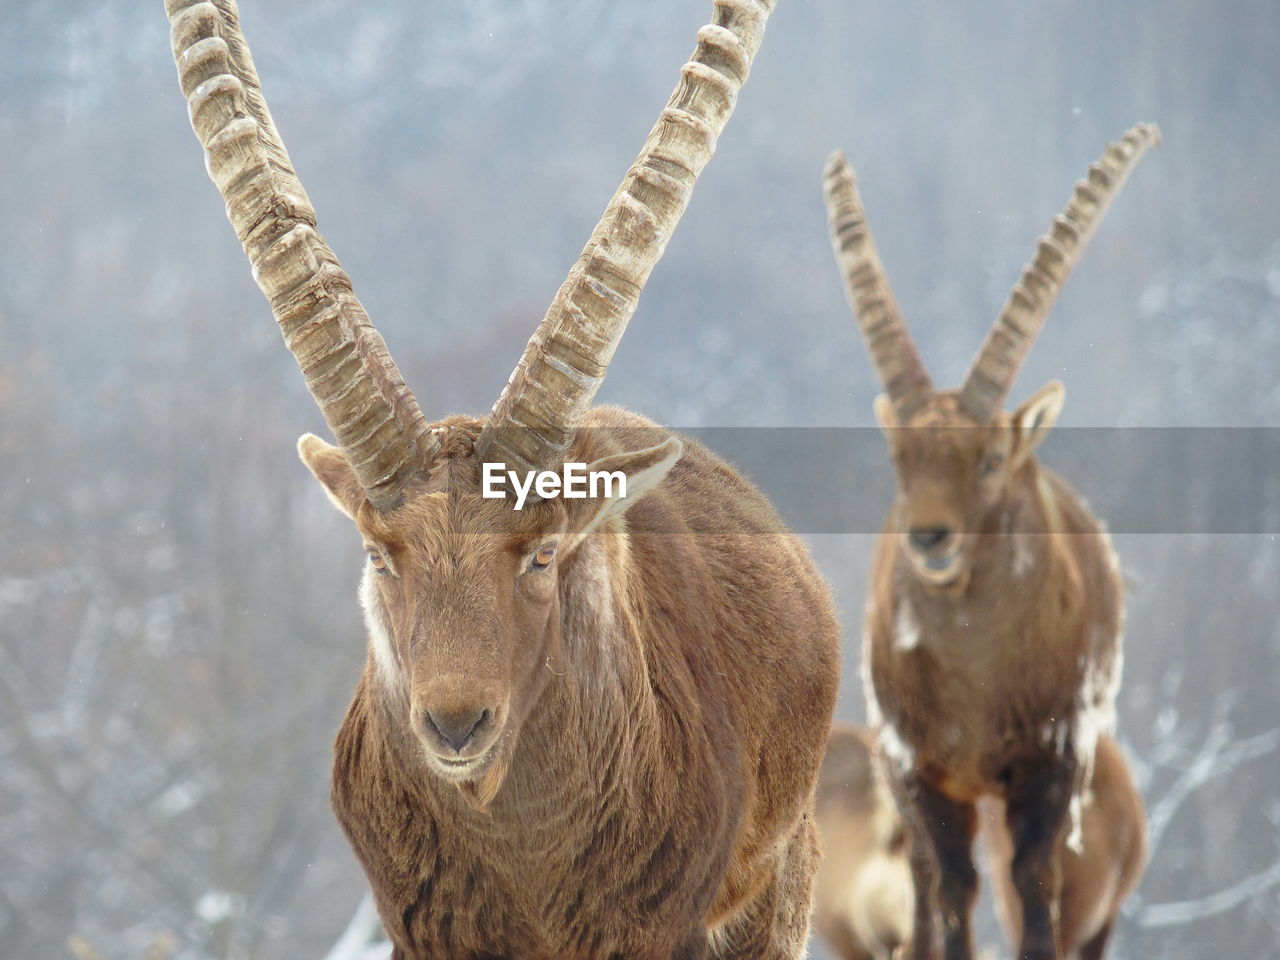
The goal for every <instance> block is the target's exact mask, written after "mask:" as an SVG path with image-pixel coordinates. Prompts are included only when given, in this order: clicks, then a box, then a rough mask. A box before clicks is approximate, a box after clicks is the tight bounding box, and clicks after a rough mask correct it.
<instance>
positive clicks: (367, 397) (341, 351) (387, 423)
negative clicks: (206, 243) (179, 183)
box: [165, 0, 439, 511]
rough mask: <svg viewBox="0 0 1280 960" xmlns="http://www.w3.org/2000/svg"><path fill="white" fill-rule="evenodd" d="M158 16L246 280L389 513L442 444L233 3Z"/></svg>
mask: <svg viewBox="0 0 1280 960" xmlns="http://www.w3.org/2000/svg"><path fill="white" fill-rule="evenodd" d="M165 11H166V13H167V14H168V16H169V21H170V39H171V43H172V47H173V56H174V61H175V63H176V65H177V68H178V77H179V82H180V85H181V88H182V92H183V95H184V96H185V97H186V98H187V107H188V113H189V116H190V119H191V125H192V128H193V129H194V130H195V132H196V136H197V138H198V139H199V140H200V143H201V146H203V147H204V150H205V160H206V168H207V169H208V172H209V176H210V178H211V179H212V180H213V182H214V184H215V185H216V186H217V188H218V191H219V193H221V194H222V197H223V199H224V201H225V202H226V210H227V217H228V219H229V220H230V221H231V224H232V226H233V227H234V228H235V231H236V236H237V238H238V239H239V240H240V243H241V245H242V246H243V247H244V251H245V254H246V255H247V256H248V257H249V261H250V263H251V265H252V268H253V278H254V280H255V281H256V282H257V284H258V286H259V287H260V288H261V289H262V292H263V293H264V294H265V295H266V297H267V300H268V302H269V303H270V304H271V309H272V313H273V314H274V315H275V318H276V322H277V323H278V325H279V326H280V331H281V335H282V336H283V337H284V339H285V342H286V344H287V345H288V347H289V349H290V352H292V353H293V355H294V357H295V359H296V360H297V362H298V366H299V367H300V368H301V370H302V373H303V377H304V379H305V380H306V383H307V388H308V389H309V390H310V391H311V394H312V396H314V397H315V399H316V402H317V404H319V406H320V410H321V412H322V413H323V414H324V418H325V421H326V422H327V423H328V424H329V428H330V429H331V430H332V431H333V435H334V437H335V438H337V440H338V443H339V445H340V446H341V447H342V450H343V453H344V454H345V455H346V457H347V460H348V461H349V462H350V464H351V466H352V469H353V470H354V471H355V472H356V476H357V477H358V479H359V480H360V484H361V486H362V487H364V490H365V493H366V495H367V496H368V499H369V501H370V503H372V504H373V506H374V507H375V508H376V509H377V510H379V511H387V510H391V509H394V508H395V507H396V506H398V505H399V504H400V503H401V502H402V500H403V490H404V486H405V484H406V483H408V482H409V480H410V479H412V477H413V476H415V475H416V474H417V473H419V472H421V471H422V470H423V469H424V468H425V467H426V466H427V465H428V464H429V463H430V461H431V459H433V457H434V456H435V453H436V451H437V450H438V446H439V445H438V442H437V441H436V438H435V437H434V436H432V435H431V432H430V428H429V426H428V424H427V422H426V418H425V417H424V416H423V414H422V411H421V409H419V407H418V403H417V401H416V400H415V399H414V397H413V394H412V393H411V392H410V391H409V388H408V387H407V386H406V385H405V382H404V378H403V377H401V375H400V372H399V370H398V369H397V368H396V365H395V363H394V362H393V361H392V359H391V356H390V354H389V353H388V352H387V348H386V344H385V343H384V342H383V339H382V337H381V336H380V335H379V334H378V332H377V330H375V329H374V327H373V325H372V323H371V322H370V321H369V316H368V314H367V313H365V310H364V307H363V306H362V305H361V304H360V301H359V300H358V299H356V296H355V292H354V291H353V289H352V285H351V280H350V278H349V277H348V276H347V274H346V272H345V271H344V270H343V269H342V266H341V264H340V263H339V262H338V258H337V257H336V256H334V254H333V251H332V250H330V249H329V247H328V245H327V244H326V243H325V241H324V239H323V238H322V237H321V236H320V234H319V232H318V231H317V229H316V214H315V209H314V208H313V207H312V205H311V200H310V198H309V197H308V196H307V193H306V191H305V190H304V189H303V187H302V183H301V181H299V179H298V177H297V174H296V173H295V172H294V169H293V165H292V162H291V161H290V159H289V155H288V153H287V151H286V150H285V148H284V143H283V141H282V140H281V139H280V135H279V133H278V132H277V130H276V128H275V123H274V121H273V120H272V118H271V113H270V111H269V110H268V109H267V104H266V100H265V99H264V98H263V96H262V91H261V85H260V83H259V80H258V75H257V71H256V70H255V68H254V65H253V59H252V57H251V55H250V53H249V47H248V44H247V43H246V41H245V38H244V34H243V32H242V31H241V28H240V18H239V12H238V10H237V8H236V4H235V0H165Z"/></svg>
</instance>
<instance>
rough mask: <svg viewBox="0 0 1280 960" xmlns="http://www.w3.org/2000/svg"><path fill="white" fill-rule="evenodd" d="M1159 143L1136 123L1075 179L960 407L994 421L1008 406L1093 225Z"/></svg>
mask: <svg viewBox="0 0 1280 960" xmlns="http://www.w3.org/2000/svg"><path fill="white" fill-rule="evenodd" d="M1159 143H1160V131H1159V129H1158V128H1157V127H1156V125H1155V124H1153V123H1139V124H1136V125H1135V126H1133V127H1131V128H1130V129H1129V130H1128V132H1126V133H1125V135H1124V137H1123V138H1122V139H1120V140H1118V141H1116V142H1115V143H1111V144H1108V145H1107V150H1106V153H1104V154H1103V155H1102V158H1101V159H1100V160H1099V161H1098V162H1097V163H1095V164H1093V165H1092V166H1090V167H1089V176H1088V178H1087V179H1084V180H1079V181H1077V182H1076V187H1075V193H1074V194H1072V197H1071V200H1070V201H1069V202H1068V203H1067V206H1066V209H1065V210H1063V211H1062V213H1061V214H1060V215H1059V216H1058V217H1056V218H1055V219H1054V221H1053V227H1052V228H1051V229H1050V231H1049V234H1048V235H1047V236H1044V237H1041V238H1040V245H1039V247H1038V249H1037V250H1036V255H1035V259H1034V260H1032V261H1031V263H1029V264H1027V266H1026V267H1025V268H1024V269H1023V271H1022V278H1021V279H1020V280H1019V281H1018V282H1017V283H1016V284H1014V287H1013V290H1011V291H1010V292H1009V299H1008V300H1006V301H1005V305H1004V309H1003V310H1001V311H1000V316H999V317H998V318H997V319H996V322H995V324H994V325H993V326H992V328H991V332H990V333H988V334H987V339H986V341H985V342H984V343H983V345H982V349H981V350H979V351H978V355H977V356H976V357H975V358H974V361H973V366H971V367H970V368H969V373H968V374H967V375H966V377H965V379H964V385H963V386H962V387H961V388H960V406H961V408H962V409H963V410H964V411H965V412H966V413H968V414H969V416H971V417H973V419H975V420H976V421H978V422H979V423H990V422H991V421H992V420H994V419H995V416H996V414H997V413H998V412H999V411H1000V409H1001V408H1002V407H1003V406H1004V399H1005V396H1006V395H1007V394H1008V393H1009V388H1010V387H1011V386H1013V380H1014V377H1016V376H1017V375H1018V368H1019V367H1021V366H1022V361H1023V360H1024V359H1026V356H1027V351H1029V350H1030V349H1031V344H1033V343H1034V342H1035V339H1036V336H1037V335H1038V334H1039V333H1040V330H1041V328H1042V327H1043V326H1044V321H1045V317H1047V316H1048V315H1049V311H1050V310H1051V309H1052V308H1053V304H1054V301H1055V300H1057V298H1058V293H1059V292H1060V291H1061V290H1062V285H1063V283H1065V282H1066V279H1067V276H1068V275H1069V274H1070V273H1071V270H1072V268H1074V267H1075V265H1076V263H1077V262H1078V261H1079V260H1080V255H1081V254H1082V253H1084V248H1085V246H1086V245H1087V244H1088V242H1089V238H1090V237H1091V236H1092V235H1093V231H1094V229H1095V228H1096V227H1097V226H1098V224H1099V223H1101V222H1102V218H1103V216H1104V215H1105V214H1106V212H1107V207H1109V206H1110V205H1111V201H1112V200H1114V199H1115V196H1116V194H1117V193H1119V192H1120V188H1121V187H1122V186H1124V182H1125V180H1126V179H1128V177H1129V174H1130V173H1131V172H1132V171H1133V168H1134V167H1135V166H1137V163H1138V161H1139V160H1140V159H1141V158H1142V155H1143V154H1144V153H1146V152H1147V150H1148V148H1150V147H1152V146H1155V145H1157V144H1159Z"/></svg>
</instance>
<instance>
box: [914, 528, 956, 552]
mask: <svg viewBox="0 0 1280 960" xmlns="http://www.w3.org/2000/svg"><path fill="white" fill-rule="evenodd" d="M908 536H909V537H910V538H911V545H912V546H913V547H916V548H918V549H920V550H931V549H933V548H934V547H936V546H938V545H939V544H941V543H942V542H943V541H945V540H946V539H947V537H949V536H951V528H950V527H912V528H911V532H910V533H909V534H908Z"/></svg>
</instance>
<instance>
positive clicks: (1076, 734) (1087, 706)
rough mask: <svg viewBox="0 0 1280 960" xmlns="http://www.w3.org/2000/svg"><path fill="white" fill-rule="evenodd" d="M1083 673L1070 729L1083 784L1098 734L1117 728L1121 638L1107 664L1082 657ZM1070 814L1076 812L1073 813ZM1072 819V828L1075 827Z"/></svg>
mask: <svg viewBox="0 0 1280 960" xmlns="http://www.w3.org/2000/svg"><path fill="white" fill-rule="evenodd" d="M1105 630H1106V628H1105V627H1104V626H1103V625H1102V624H1095V625H1094V628H1093V631H1094V632H1093V636H1092V637H1091V638H1090V647H1091V650H1092V651H1093V652H1094V653H1095V654H1096V652H1097V651H1098V650H1099V649H1100V648H1101V646H1102V642H1101V641H1102V640H1103V638H1104V631H1105ZM1081 659H1082V660H1083V661H1084V662H1083V663H1082V664H1081V666H1082V668H1083V670H1084V676H1083V678H1082V680H1081V683H1080V691H1079V693H1077V694H1076V721H1075V727H1074V729H1073V731H1072V733H1073V736H1072V740H1073V741H1074V743H1075V750H1076V755H1077V757H1079V759H1080V764H1081V772H1082V774H1083V775H1082V777H1081V782H1082V783H1084V784H1085V785H1086V787H1087V786H1088V785H1089V784H1091V783H1092V782H1093V758H1094V752H1095V750H1096V749H1097V746H1098V737H1099V736H1102V735H1106V736H1111V735H1112V734H1114V733H1115V729H1116V693H1117V692H1118V691H1119V689H1120V675H1121V673H1123V670H1124V642H1123V638H1119V639H1117V640H1116V646H1115V656H1114V657H1113V658H1112V660H1111V662H1110V663H1107V664H1099V663H1097V662H1096V661H1095V660H1094V659H1092V658H1085V657H1082V658H1081ZM1073 816H1076V813H1074V812H1073ZM1076 826H1077V825H1076V823H1075V822H1074V821H1073V826H1072V829H1073V830H1074V829H1076Z"/></svg>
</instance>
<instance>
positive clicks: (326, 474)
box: [298, 433, 365, 520]
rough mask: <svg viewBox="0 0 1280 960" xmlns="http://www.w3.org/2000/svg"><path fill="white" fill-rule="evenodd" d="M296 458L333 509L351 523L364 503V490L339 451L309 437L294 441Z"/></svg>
mask: <svg viewBox="0 0 1280 960" xmlns="http://www.w3.org/2000/svg"><path fill="white" fill-rule="evenodd" d="M298 456H299V457H301V458H302V462H303V463H305V464H306V465H307V467H308V468H309V469H310V470H311V472H312V473H314V474H315V476H316V479H317V480H319V481H320V485H321V486H322V487H324V492H325V493H327V494H328V495H329V499H330V500H332V501H333V505H334V506H335V507H337V508H338V509H339V510H341V511H342V512H343V513H345V514H346V515H347V516H348V517H350V518H351V519H352V520H354V519H355V518H356V511H357V510H359V509H360V507H361V505H362V504H364V502H365V496H364V488H363V487H361V486H360V481H359V480H357V479H356V474H355V471H354V470H352V469H351V464H349V463H347V458H346V457H345V456H344V455H343V453H342V451H341V450H340V449H338V448H337V447H335V446H333V445H332V444H328V443H325V442H324V441H323V440H321V439H320V438H319V437H317V436H315V435H314V434H311V433H304V434H303V435H302V436H300V437H299V438H298Z"/></svg>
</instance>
